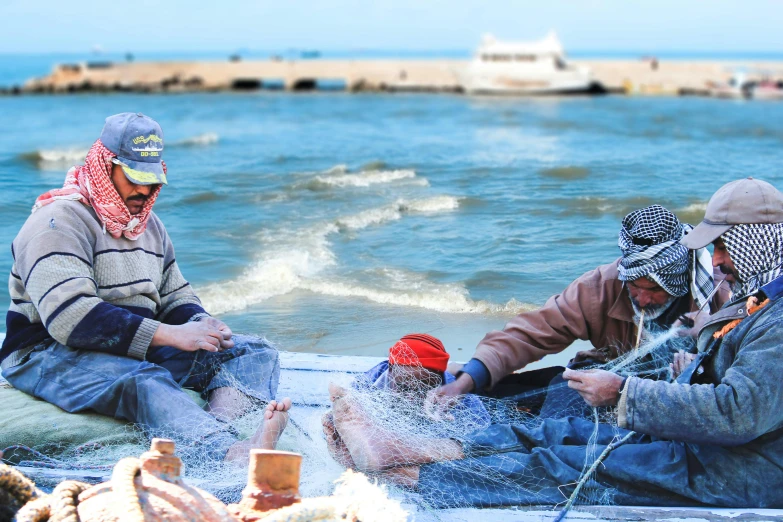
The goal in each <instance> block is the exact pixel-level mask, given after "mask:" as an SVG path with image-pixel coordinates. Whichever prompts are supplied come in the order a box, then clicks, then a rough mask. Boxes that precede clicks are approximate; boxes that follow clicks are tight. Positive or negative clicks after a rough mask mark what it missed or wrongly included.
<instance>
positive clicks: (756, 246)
mask: <svg viewBox="0 0 783 522" xmlns="http://www.w3.org/2000/svg"><path fill="white" fill-rule="evenodd" d="M721 239H723V243H724V244H725V245H726V250H728V252H729V256H730V257H731V261H732V262H733V263H734V268H735V269H736V270H737V274H738V275H739V280H738V281H737V282H736V283H735V284H734V286H733V288H732V291H733V292H734V295H733V296H732V300H735V299H742V298H745V297H748V296H751V295H753V294H755V293H756V292H758V290H759V289H760V288H761V287H762V286H764V285H766V284H767V283H769V282H771V281H773V280H775V279H777V277H778V276H780V274H781V273H783V268H781V266H783V223H761V224H747V225H734V226H733V227H731V228H730V229H729V230H728V231H727V232H726V233H724V234H723V235H722V236H721Z"/></svg>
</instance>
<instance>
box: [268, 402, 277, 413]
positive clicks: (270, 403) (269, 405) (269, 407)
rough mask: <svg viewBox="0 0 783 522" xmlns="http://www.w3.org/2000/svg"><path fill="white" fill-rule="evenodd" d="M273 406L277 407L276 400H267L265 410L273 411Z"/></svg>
mask: <svg viewBox="0 0 783 522" xmlns="http://www.w3.org/2000/svg"><path fill="white" fill-rule="evenodd" d="M275 408H277V401H269V403H267V405H266V409H267V411H275Z"/></svg>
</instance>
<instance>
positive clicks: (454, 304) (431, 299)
mask: <svg viewBox="0 0 783 522" xmlns="http://www.w3.org/2000/svg"><path fill="white" fill-rule="evenodd" d="M302 289H304V290H309V291H311V292H314V293H317V294H321V295H328V296H335V297H359V298H363V299H367V300H368V301H372V302H374V303H379V304H386V305H393V306H415V307H419V308H425V309H427V310H433V311H436V312H443V313H457V314H501V313H502V314H512V313H514V314H516V313H520V312H524V311H529V310H533V309H535V308H537V307H535V306H533V305H528V304H524V303H520V302H519V301H517V300H515V299H512V300H510V301H509V302H507V303H505V304H497V303H491V302H489V301H474V300H473V299H471V298H470V297H469V295H468V292H467V290H466V289H465V288H464V287H462V286H460V285H456V284H449V285H438V284H435V283H429V284H428V285H425V287H424V288H415V287H412V288H410V289H408V290H388V289H381V288H373V287H370V286H363V285H360V284H355V283H348V282H341V281H309V282H307V283H306V284H304V285H302Z"/></svg>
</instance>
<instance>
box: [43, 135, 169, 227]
mask: <svg viewBox="0 0 783 522" xmlns="http://www.w3.org/2000/svg"><path fill="white" fill-rule="evenodd" d="M115 156H116V154H114V153H113V152H112V151H110V150H109V149H107V148H106V147H105V146H104V145H103V143H101V140H97V141H96V142H95V143H94V144H93V146H92V148H90V151H89V152H88V153H87V158H86V159H85V162H84V165H80V166H78V167H72V168H71V169H70V170H69V171H68V174H66V176H65V184H63V188H61V189H54V190H50V191H48V192H45V193H43V194H41V195H40V196H38V199H36V200H35V205H33V212H35V211H36V210H38V209H39V208H41V207H43V206H45V205H48V204H49V203H52V202H54V201H57V200H58V199H68V200H72V201H80V202H81V203H83V204H85V205H87V206H88V207H92V208H93V210H95V213H96V214H98V218H99V219H100V220H101V222H102V223H103V228H104V230H105V231H108V232H109V234H111V236H112V237H115V238H119V237H120V236H123V235H124V236H125V237H126V238H128V239H130V240H136V239H138V238H139V236H140V235H142V234H143V233H144V231H145V230H146V229H147V220H148V219H149V216H150V212H152V205H154V204H155V200H156V199H157V198H158V194H159V193H160V187H161V186H160V185H157V186H156V187H155V189H154V190H153V191H152V192H151V193H150V196H149V197H148V198H147V201H146V202H145V203H144V207H143V208H142V210H141V212H139V214H137V215H135V216H132V215H131V213H130V211H129V210H128V207H127V206H125V202H124V201H123V200H122V198H121V197H120V195H119V194H118V193H117V189H116V188H114V184H113V183H112V181H111V169H112V165H113V163H112V161H111V160H112V158H114V157H115ZM163 172H164V173H165V172H166V164H165V163H163Z"/></svg>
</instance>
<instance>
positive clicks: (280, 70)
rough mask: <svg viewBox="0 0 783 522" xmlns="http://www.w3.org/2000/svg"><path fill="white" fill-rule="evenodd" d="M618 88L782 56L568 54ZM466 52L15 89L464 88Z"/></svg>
mask: <svg viewBox="0 0 783 522" xmlns="http://www.w3.org/2000/svg"><path fill="white" fill-rule="evenodd" d="M571 63H573V64H575V65H583V66H587V67H589V68H590V69H591V71H592V73H593V77H594V79H595V80H596V81H597V82H599V83H600V84H602V85H603V86H604V87H605V88H607V89H608V90H610V91H615V92H626V93H635V94H643V95H656V94H672V95H673V94H698V93H706V90H707V88H708V86H709V85H710V84H711V83H717V82H725V81H727V80H728V79H729V78H730V77H731V74H732V72H733V71H735V70H739V69H742V70H745V71H747V72H748V74H747V78H748V79H750V80H753V79H761V78H762V77H772V78H775V79H781V78H783V62H718V61H665V60H664V61H657V62H655V63H653V62H652V61H650V60H571ZM467 65H468V61H467V60H445V59H444V60H439V59H433V60H322V59H316V60H290V61H289V60H252V61H251V60H248V61H225V62H217V61H193V62H123V63H119V62H118V63H112V62H86V63H78V64H60V65H57V66H56V67H55V68H54V70H53V71H52V73H51V74H50V75H48V76H46V77H43V78H36V79H31V80H29V81H28V82H26V83H25V84H24V86H22V87H21V88H20V89H17V90H16V92H20V93H65V92H84V91H99V92H101V91H134V92H183V91H184V92H187V91H230V90H255V89H285V90H291V91H299V90H312V89H318V88H326V89H345V90H348V91H433V92H459V91H460V90H461V87H460V85H461V81H460V75H461V72H462V71H463V70H464V69H465V68H466V66H467Z"/></svg>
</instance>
